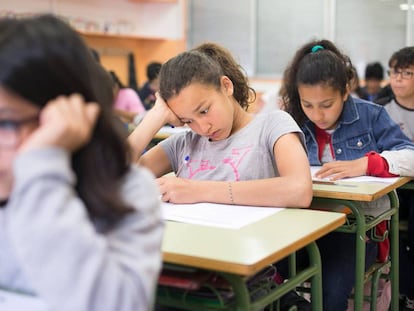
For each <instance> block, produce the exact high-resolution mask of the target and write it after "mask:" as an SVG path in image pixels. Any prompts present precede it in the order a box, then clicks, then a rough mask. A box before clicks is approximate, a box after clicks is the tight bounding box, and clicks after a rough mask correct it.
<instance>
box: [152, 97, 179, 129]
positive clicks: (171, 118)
mask: <svg viewBox="0 0 414 311" xmlns="http://www.w3.org/2000/svg"><path fill="white" fill-rule="evenodd" d="M155 97H156V101H155V104H154V107H153V108H152V109H154V110H157V111H159V113H163V114H164V115H165V119H166V122H165V123H168V124H171V125H174V126H183V125H184V123H182V122H181V121H180V119H178V117H177V115H176V114H175V113H174V112H173V111H172V110H171V109H170V107H168V105H167V103H166V102H165V101H164V99H163V98H162V97H161V95H160V94H159V93H158V92H157V93H155Z"/></svg>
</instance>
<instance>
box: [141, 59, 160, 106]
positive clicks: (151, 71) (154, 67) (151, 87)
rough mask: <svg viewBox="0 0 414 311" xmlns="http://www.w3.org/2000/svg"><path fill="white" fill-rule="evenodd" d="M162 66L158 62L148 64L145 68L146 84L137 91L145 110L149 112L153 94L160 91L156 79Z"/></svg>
mask: <svg viewBox="0 0 414 311" xmlns="http://www.w3.org/2000/svg"><path fill="white" fill-rule="evenodd" d="M161 66H162V64H161V63H159V62H152V63H149V64H148V66H147V79H148V80H147V82H145V84H144V85H143V86H142V87H141V88H140V89H139V90H138V94H139V97H140V98H141V100H142V102H143V103H144V106H145V109H146V110H149V109H151V108H152V106H154V103H155V93H156V92H158V90H159V89H160V79H159V77H158V75H159V73H160V70H161Z"/></svg>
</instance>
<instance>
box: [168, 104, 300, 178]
mask: <svg viewBox="0 0 414 311" xmlns="http://www.w3.org/2000/svg"><path fill="white" fill-rule="evenodd" d="M287 133H299V136H300V138H301V140H302V143H303V144H304V137H303V133H302V132H301V130H300V128H299V126H298V125H297V124H296V122H295V121H294V120H293V118H292V117H291V116H290V115H289V114H288V113H286V112H284V111H281V110H275V111H271V112H269V113H267V114H258V115H256V116H255V117H254V118H253V119H252V121H250V123H249V124H247V125H246V126H245V127H243V128H241V129H240V130H238V131H237V132H236V133H234V134H233V135H231V136H230V137H228V138H226V139H223V140H219V141H209V140H208V138H207V137H204V136H200V135H198V134H196V133H195V132H193V131H188V132H184V133H178V134H175V135H173V136H170V137H169V138H168V139H165V140H163V141H162V142H160V146H161V147H162V148H163V149H164V150H165V152H166V154H167V156H168V158H169V161H170V163H171V166H172V168H173V170H174V171H175V172H177V171H178V170H179V171H180V172H179V177H182V178H188V179H195V180H215V181H240V180H253V179H263V178H271V177H277V176H279V171H278V168H277V166H276V164H275V158H274V154H273V147H274V145H275V143H276V141H277V140H278V139H279V138H280V137H281V136H282V135H284V134H287ZM304 148H305V147H304ZM184 160H186V161H185V162H183V161H184ZM183 164H184V165H183Z"/></svg>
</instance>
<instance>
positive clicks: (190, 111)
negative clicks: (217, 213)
mask: <svg viewBox="0 0 414 311" xmlns="http://www.w3.org/2000/svg"><path fill="white" fill-rule="evenodd" d="M251 95H252V90H251V89H250V88H249V86H248V83H247V78H246V77H245V76H244V74H243V71H241V68H240V67H239V65H238V64H237V63H236V62H235V60H234V59H233V57H232V56H231V55H230V53H229V52H228V51H226V50H225V49H223V48H222V47H220V46H218V45H216V44H210V43H206V44H203V45H201V46H199V47H197V48H195V49H193V50H190V51H188V52H184V53H182V54H179V55H178V56H176V57H174V58H172V59H171V60H169V61H168V62H167V63H166V64H164V65H163V67H162V68H161V72H160V94H159V96H158V98H157V101H156V103H155V106H154V108H152V109H151V110H150V111H149V112H147V114H146V116H145V117H144V119H143V121H142V122H141V123H140V125H139V126H138V127H137V128H136V129H135V130H134V132H133V133H132V134H131V135H130V136H129V138H128V139H129V142H130V144H131V145H132V146H133V148H134V151H135V157H136V159H137V160H139V163H141V164H142V165H144V166H146V167H148V168H150V169H151V171H152V172H153V173H154V174H155V175H156V176H157V177H159V179H158V184H159V187H160V190H161V193H162V199H163V200H164V201H169V202H173V203H195V202H215V203H229V204H243V205H261V206H287V207H290V206H293V207H307V206H309V204H310V201H311V198H312V189H311V178H310V173H309V166H308V160H307V158H306V153H305V149H304V147H303V145H302V142H303V141H302V136H301V135H302V134H301V132H300V129H299V128H298V126H297V124H296V123H295V122H294V121H293V119H292V118H291V117H290V116H289V115H288V114H287V113H286V112H283V111H274V112H271V113H269V114H264V115H260V116H257V117H253V115H251V114H249V113H248V112H247V111H246V108H247V106H248V103H249V101H250V100H251ZM167 123H169V124H173V125H176V126H179V125H183V124H187V125H188V126H189V127H190V128H191V130H192V131H188V132H184V133H180V134H176V135H173V136H171V137H169V138H168V139H166V140H164V141H162V142H161V143H160V144H158V145H156V146H155V147H153V148H152V149H150V150H149V151H147V152H145V153H144V154H142V152H143V150H144V148H145V147H146V146H147V144H148V143H149V142H150V140H151V138H152V137H153V136H154V135H155V133H156V132H157V131H158V130H159V129H160V128H161V127H162V126H163V125H164V124H167ZM187 156H188V157H189V159H188V161H187V162H186V163H185V165H184V166H183V165H182V163H183V160H184V159H186V157H187ZM179 168H180V172H179V175H178V176H177V177H170V176H169V177H162V176H163V175H164V174H166V173H169V172H171V171H174V172H177V171H178V170H179Z"/></svg>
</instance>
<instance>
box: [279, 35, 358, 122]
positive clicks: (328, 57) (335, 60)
mask: <svg viewBox="0 0 414 311" xmlns="http://www.w3.org/2000/svg"><path fill="white" fill-rule="evenodd" d="M352 77H353V71H352V63H351V61H350V59H349V57H347V56H346V55H344V54H342V53H341V52H340V51H339V49H338V48H337V47H336V46H335V45H334V44H333V43H332V42H331V41H328V40H319V41H317V40H315V41H311V42H308V43H306V44H305V45H304V46H302V47H301V48H300V49H299V50H298V51H297V52H296V54H295V56H294V58H293V60H292V61H291V63H290V64H289V65H288V67H287V68H286V70H285V72H284V75H283V84H282V87H281V90H280V95H281V97H282V99H283V104H282V106H283V109H284V110H286V111H287V112H289V113H290V114H291V115H292V117H293V118H294V119H295V120H296V122H297V123H298V124H299V125H303V123H304V122H305V121H306V120H307V117H306V115H305V113H304V112H303V110H302V106H301V104H300V97H299V92H298V85H299V84H306V85H325V86H330V87H332V88H334V89H336V90H339V92H340V93H341V95H345V93H346V90H347V84H348V83H349V82H350V80H351V79H352Z"/></svg>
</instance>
